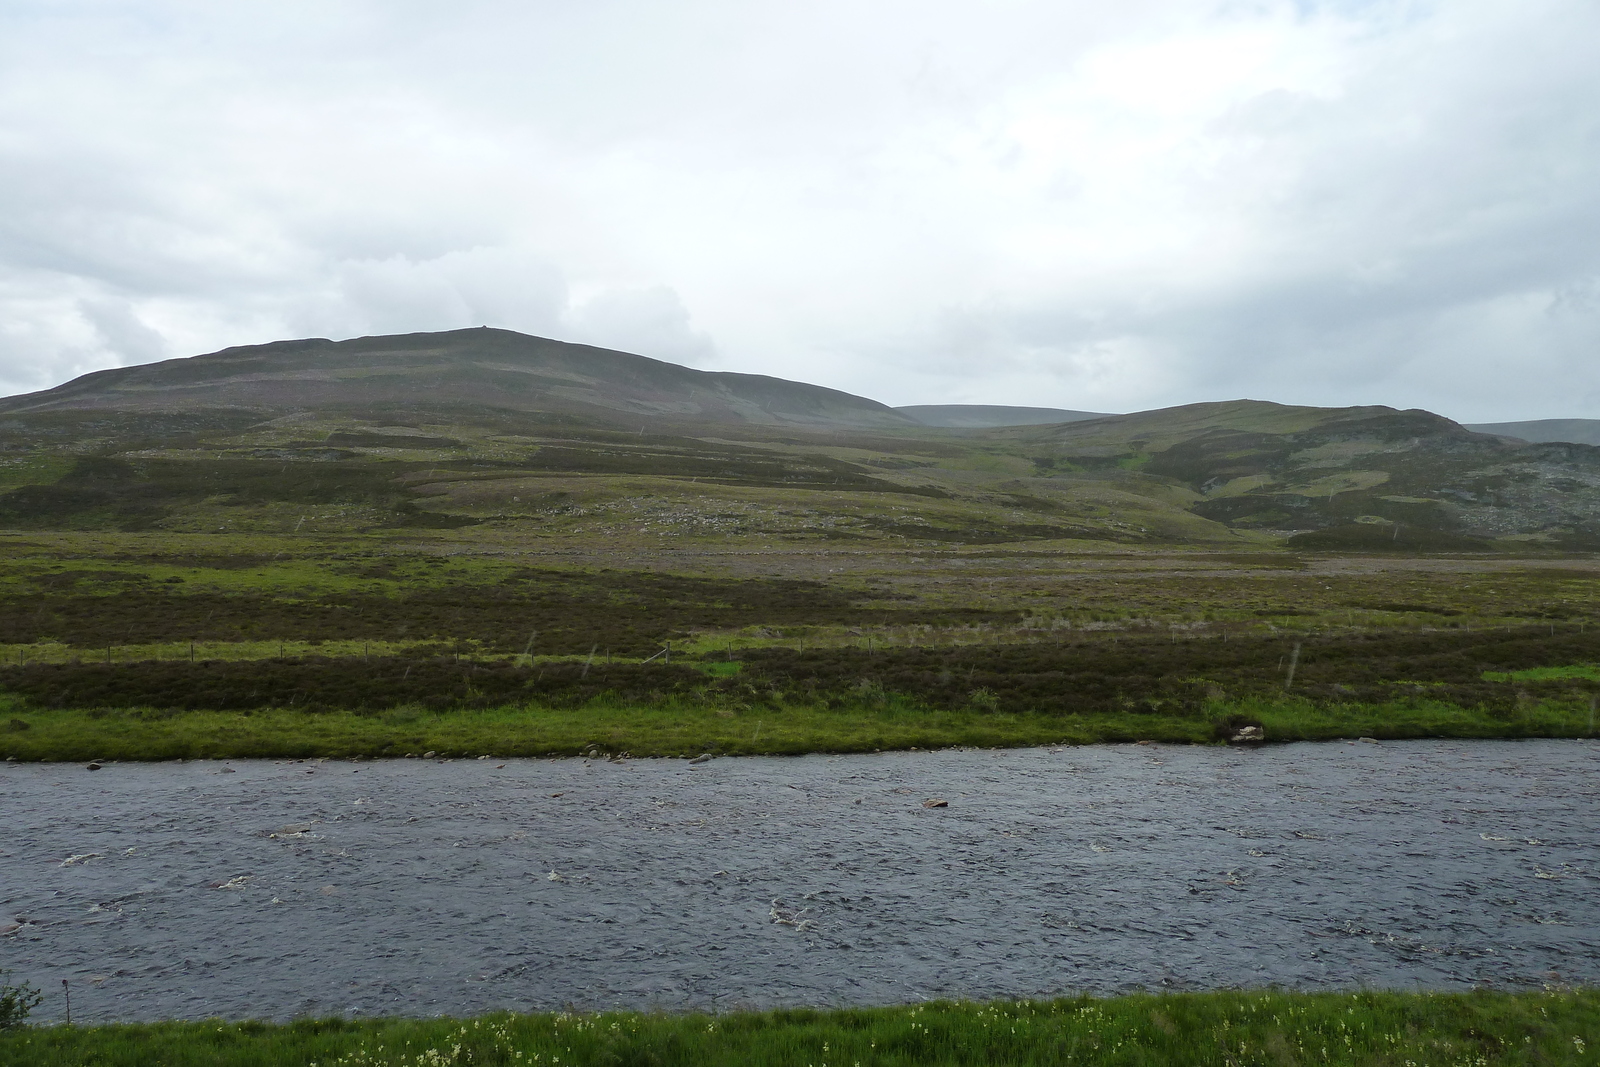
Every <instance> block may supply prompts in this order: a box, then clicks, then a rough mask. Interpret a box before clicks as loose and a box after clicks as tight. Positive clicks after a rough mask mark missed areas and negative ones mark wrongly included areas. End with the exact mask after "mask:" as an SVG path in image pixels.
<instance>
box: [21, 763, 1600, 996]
mask: <svg viewBox="0 0 1600 1067" xmlns="http://www.w3.org/2000/svg"><path fill="white" fill-rule="evenodd" d="M935 800H943V801H945V802H946V806H943V807H937V806H936V807H929V806H925V802H928V801H935ZM0 825H3V827H4V837H3V840H0V968H4V969H6V970H8V971H10V972H11V975H10V976H9V977H8V979H7V980H8V981H12V982H15V981H17V980H19V979H24V980H27V981H30V982H32V983H33V984H34V985H35V986H38V987H39V988H41V989H43V990H44V991H45V992H46V993H47V1000H46V1003H45V1004H44V1005H43V1006H41V1008H40V1009H39V1010H38V1012H36V1015H35V1017H36V1018H43V1019H52V1018H60V1017H61V1014H62V1011H63V1009H64V1007H65V1005H64V1002H63V998H62V996H61V991H62V986H61V983H62V980H63V979H66V980H68V981H69V982H70V989H71V998H72V1013H73V1018H74V1021H78V1022H98V1021H112V1020H123V1021H131V1020H147V1019H158V1018H203V1017H209V1016H221V1017H225V1018H246V1017H254V1018H274V1019H284V1018H291V1017H295V1016H299V1015H306V1014H310V1015H329V1014H337V1015H348V1016H356V1015H362V1016H366V1015H380V1014H408V1015H426V1014H435V1013H445V1014H452V1015H455V1014H470V1013H476V1012H483V1011H488V1010H494V1009H515V1010H533V1009H550V1008H559V1007H565V1006H573V1007H577V1008H581V1009H596V1008H611V1007H634V1008H656V1009H665V1010H678V1009H685V1008H704V1009H712V1010H727V1009H732V1008H736V1007H764V1006H775V1005H797V1004H804V1005H816V1006H830V1005H845V1004H880V1003H903V1002H911V1001H918V1000H924V999H929V998H938V997H948V998H996V997H1034V996H1047V995H1054V994H1061V993H1075V992H1091V993H1112V992H1117V991H1122V990H1128V989H1134V988H1141V987H1142V988H1149V989H1212V988H1219V987H1238V986H1261V985H1279V986H1285V987H1293V988H1300V989H1322V988H1352V987H1358V986H1366V987H1381V988H1396V989H1413V988H1425V989H1460V988H1466V987H1470V986H1473V985H1477V984H1490V985H1495V986H1501V987H1523V986H1538V985H1541V984H1544V983H1553V982H1559V983H1594V982H1597V981H1600V744H1597V743H1595V742H1592V741H1516V742H1513V741H1472V742H1463V741H1409V742H1393V743H1382V744H1377V743H1370V742H1350V743H1344V742H1336V743H1328V744H1297V745H1275V746H1267V747H1263V748H1260V749H1256V750H1244V749H1236V748H1215V747H1181V746H1163V745H1113V746H1097V747H1083V748H1072V747H1063V748H1039V749H1018V750H1005V751H967V750H959V751H939V752H906V753H885V754H881V755H862V756H809V757H800V758H740V759H715V760H711V761H709V762H705V763H701V764H699V765H691V764H690V763H689V762H688V761H686V760H668V759H659V760H651V759H642V760H631V759H630V760H626V761H623V762H607V761H604V760H595V761H587V760H581V759H562V760H499V759H489V760H449V761H431V760H393V761H384V762H341V761H331V760H330V761H321V762H318V761H307V762H293V761H270V760H263V761H232V762H229V763H222V762H211V761H194V762H180V763H162V764H138V763H112V764H107V765H106V766H105V767H104V768H103V769H102V770H99V771H89V770H86V769H85V768H84V767H83V766H80V765H64V764H18V763H8V764H5V765H3V769H0Z"/></svg>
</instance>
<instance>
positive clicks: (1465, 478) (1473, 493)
mask: <svg viewBox="0 0 1600 1067" xmlns="http://www.w3.org/2000/svg"><path fill="white" fill-rule="evenodd" d="M993 432H994V433H1000V434H1009V435H1011V436H1012V437H1013V438H1015V439H1017V440H1018V442H1019V443H1022V442H1026V443H1027V445H1028V446H1031V447H1032V448H1034V449H1036V450H1037V451H1038V452H1039V453H1042V454H1041V455H1039V456H1038V458H1037V459H1036V460H1035V462H1036V463H1041V464H1045V465H1048V466H1049V468H1050V469H1051V470H1052V471H1059V472H1062V473H1063V474H1066V475H1069V476H1070V475H1071V473H1072V472H1079V471H1094V470H1103V469H1106V468H1109V467H1117V468H1119V469H1122V470H1127V471H1139V472H1141V473H1143V474H1145V475H1148V476H1152V477H1159V478H1164V479H1167V480H1170V481H1173V482H1177V483H1179V484H1181V485H1182V486H1184V487H1185V488H1187V489H1189V490H1192V491H1193V492H1194V493H1195V494H1197V498H1196V499H1195V500H1194V501H1193V503H1192V505H1191V508H1190V510H1191V511H1192V512H1193V513H1194V514H1196V515H1199V516H1202V517H1205V518H1208V519H1212V520H1214V521H1217V522H1220V523H1223V524H1226V525H1228V526H1231V527H1234V528H1246V529H1248V528H1254V529H1262V530H1268V529H1270V530H1276V531H1281V532H1301V533H1317V534H1318V535H1319V536H1318V538H1317V539H1314V540H1313V542H1312V543H1310V544H1308V547H1314V546H1317V545H1321V546H1322V547H1334V546H1336V545H1340V544H1342V545H1344V546H1345V547H1384V544H1383V540H1384V539H1385V538H1387V539H1388V542H1387V543H1388V544H1395V545H1399V544H1401V543H1402V541H1403V540H1404V539H1403V538H1402V536H1401V530H1400V528H1402V527H1403V528H1405V529H1408V530H1413V531H1415V530H1424V531H1430V532H1431V534H1432V535H1436V536H1434V537H1433V540H1432V541H1431V542H1430V543H1431V544H1432V545H1433V546H1434V547H1457V548H1461V547H1471V542H1470V541H1467V540H1462V539H1463V538H1481V539H1494V538H1507V537H1511V538H1522V539H1531V540H1535V541H1538V542H1542V543H1548V544H1555V545H1564V546H1567V547H1585V546H1591V545H1596V546H1600V448H1594V447H1592V446H1588V445H1582V444H1534V445H1525V444H1523V443H1522V442H1519V441H1509V440H1507V439H1505V438H1503V437H1498V436H1493V435H1489V434H1481V433H1475V432H1473V431H1472V430H1470V429H1468V428H1466V427H1464V426H1461V425H1459V424H1458V423H1455V422H1452V421H1450V420H1449V419H1446V418H1444V417H1443V416H1440V415H1435V414H1433V413H1432V412H1428V411H1421V410H1416V409H1412V410H1408V411H1399V410H1396V409H1394V408H1388V407H1354V408H1309V407H1291V406H1286V405H1281V404H1272V403H1267V402H1265V401H1252V400H1241V401H1231V402H1227V403H1219V404H1190V405H1185V406H1183V407H1176V408H1166V409H1163V410H1159V411H1146V412H1138V413H1135V414H1132V415H1119V416H1113V417H1111V418H1104V419H1096V420H1094V421H1091V422H1079V423H1070V424H1066V425H1060V426H1051V427H1033V428H1028V429H1017V430H1011V431H993ZM1452 539H1454V540H1452ZM1411 547H1416V546H1415V544H1413V545H1412V546H1411Z"/></svg>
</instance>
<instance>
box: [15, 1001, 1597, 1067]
mask: <svg viewBox="0 0 1600 1067" xmlns="http://www.w3.org/2000/svg"><path fill="white" fill-rule="evenodd" d="M1597 1041H1600V993H1597V992H1596V991H1594V990H1577V991H1573V990H1563V991H1545V992H1529V993H1498V992H1473V993H1462V994H1434V993H1382V992H1361V993H1283V992H1277V991H1254V992H1219V993H1187V994H1167V995H1148V994H1139V995H1131V996H1123V997H1114V998H1109V999H1091V998H1088V997H1081V998H1076V999H1063V1000H1055V1001H1035V1002H1027V1001H1019V1002H1006V1001H1002V1002H996V1003H989V1004H972V1003H950V1002H943V1001H940V1002H933V1003H927V1004H919V1005H914V1006H905V1007H892V1008H857V1009H845V1010H838V1011H813V1010H806V1009H800V1010H785V1011H773V1012H761V1013H754V1012H748V1013H734V1014H728V1015H699V1014H683V1015H666V1014H640V1013H635V1012H615V1013H605V1014H598V1015H575V1014H567V1013H561V1014H541V1015H490V1016H485V1017H483V1018H480V1019H474V1020H470V1021H460V1020H451V1019H426V1020H423V1019H382V1020H371V1021H367V1020H363V1021H359V1022H351V1021H345V1020H340V1019H327V1020H303V1021H299V1022H294V1023H289V1024H285V1025H268V1024H262V1023H248V1022H247V1023H225V1022H220V1021H216V1020H212V1021H208V1022H192V1023H155V1024H143V1025H122V1026H96V1027H69V1026H52V1027H48V1028H39V1029H26V1030H14V1031H10V1032H3V1033H0V1061H4V1062H5V1063H8V1064H16V1065H17V1067H57V1065H67V1064H74V1065H76V1064H88V1063H93V1064H97V1065H101V1067H135V1065H144V1064H162V1065H164V1067H189V1065H195V1067H199V1065H208V1067H209V1065H239V1067H246V1065H248V1067H268V1065H289V1064H294V1065H304V1064H315V1065H317V1067H368V1065H377V1064H385V1065H396V1067H398V1065H406V1067H413V1065H415V1067H423V1065H438V1064H465V1063H473V1064H540V1065H546V1064H560V1065H571V1067H580V1065H590V1064H593V1065H601V1064H605V1065H622V1064H634V1065H656V1067H676V1065H680V1064H681V1065H694V1067H715V1065H720V1064H727V1065H740V1067H746V1065H748V1067H758V1065H767V1064H771V1065H783V1067H852V1065H857V1064H859V1065H861V1067H911V1065H919V1067H920V1065H929V1064H962V1065H966V1064H971V1065H979V1064H982V1065H993V1064H1005V1065H1016V1067H1026V1065H1034V1064H1039V1065H1044V1064H1050V1065H1058V1064H1072V1063H1083V1064H1107V1065H1113V1064H1114V1065H1124V1064H1125V1065H1129V1067H1134V1065H1155V1064H1163V1065H1165V1064H1183V1065H1195V1067H1209V1065H1216V1067H1232V1065H1240V1067H1244V1065H1255V1064H1261V1065H1268V1064H1301V1063H1304V1064H1313V1063H1314V1064H1373V1065H1378V1064H1382V1065H1392V1067H1404V1065H1411V1067H1490V1065H1494V1067H1498V1065H1501V1064H1506V1065H1512V1064H1584V1063H1593V1062H1595V1058H1596V1047H1595V1046H1596V1043H1597Z"/></svg>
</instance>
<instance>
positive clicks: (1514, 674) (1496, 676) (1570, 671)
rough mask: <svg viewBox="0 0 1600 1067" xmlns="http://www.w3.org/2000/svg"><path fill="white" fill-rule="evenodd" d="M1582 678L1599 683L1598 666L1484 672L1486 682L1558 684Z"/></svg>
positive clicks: (1591, 664) (1592, 664)
mask: <svg viewBox="0 0 1600 1067" xmlns="http://www.w3.org/2000/svg"><path fill="white" fill-rule="evenodd" d="M1569 678H1582V679H1587V680H1589V681H1591V682H1600V664H1594V663H1580V664H1576V665H1574V666H1570V667H1533V668H1530V669H1528V670H1525V671H1484V672H1483V680H1484V681H1486V682H1560V681H1566V680H1567V679H1569Z"/></svg>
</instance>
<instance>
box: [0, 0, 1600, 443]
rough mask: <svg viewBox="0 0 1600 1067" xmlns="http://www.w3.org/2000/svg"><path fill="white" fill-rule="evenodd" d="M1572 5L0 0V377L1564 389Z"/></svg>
mask: <svg viewBox="0 0 1600 1067" xmlns="http://www.w3.org/2000/svg"><path fill="white" fill-rule="evenodd" d="M1596 39H1600V12H1597V11H1596V9H1595V8H1594V7H1593V6H1592V5H1591V4H1588V3H1586V2H1584V0H1529V2H1528V3H1525V4H1520V5H1516V6H1515V7H1513V6H1512V5H1506V4H1502V3H1497V2H1490V0H1454V2H1452V3H1450V4H1439V5H1432V4H1427V3H1419V2H1410V0H1378V2H1372V3H1352V4H1323V5H1297V4H1294V3H1289V2H1286V0H1285V2H1277V0H1254V2H1249V3H1230V2H1220V0H1219V2H1217V3H1200V2H1180V0H1134V2H1130V3H1125V4H1118V5H1103V4H1096V5H1088V4H1082V5H1063V4H1048V3H1042V2H1033V0H1026V2H1025V0H995V2H992V3H988V4H984V5H971V4H958V3H954V2H946V0H936V2H922V3H915V4H913V3H911V2H909V0H889V2H886V3H882V4H875V5H860V4H846V3H843V2H842V0H821V2H818V3H814V4H806V5H794V4H783V3H777V2H775V0H741V2H737V3H735V2H733V0H683V2H682V3H675V4H671V5H661V4H644V3H640V2H638V0H594V2H592V3H587V4H582V5H577V4H566V3H561V4H558V3H554V2H535V3H518V4H512V3H509V2H498V0H466V2H464V3H461V4H455V5H450V6H449V7H448V8H445V7H440V6H438V5H432V4H420V3H412V2H403V3H394V2H390V3H382V4H380V3H376V2H372V0H369V2H355V0H351V2H345V3H331V4H327V3H324V4H315V5H313V4H306V3H282V2H280V3H274V4H270V5H269V4H265V3H259V2H241V3H237V4H231V5H204V4H195V3H192V2H187V0H143V2H139V0H135V2H133V3H128V4H118V5H107V4H102V3H97V2H93V0H79V2H76V3H72V2H68V3H62V4H53V5H36V6H29V7H23V6H17V7H13V8H10V9H6V10H3V11H0V388H8V389H13V390H15V389H25V388H38V387H41V386H43V385H47V384H52V383H53V382H55V381H59V380H63V379H64V378H66V377H69V376H71V375H73V374H76V373H81V372H82V371H84V370H88V369H92V368H94V367H97V366H107V365H113V364H116V363H127V362H142V361H145V360H148V359H152V358H161V357H163V356H167V355H182V354H189V353H193V352H199V351H205V350H209V349H215V348H219V347H223V346H225V345H229V344H240V343H250V342H257V341H264V340H270V339H274V338H278V337H287V336H305V335H325V336H350V335H356V334H361V333H373V332H399V331H409V330H426V329H449V328H454V327H458V326H466V325H478V324H483V323H487V324H491V325H497V326H505V327H508V328H511V329H519V330H525V331H527V332H532V333H540V334H546V335H552V336H562V337H568V338H571V339H574V340H583V341H587V342H590V343H597V344H605V345H610V346H615V347H621V348H628V349H632V350H636V351H641V352H643V353H645V354H647V355H653V356H657V357H659V358H665V359H672V360H675V361H679V362H688V363H694V364H698V365H702V366H720V367H725V368H728V369H737V370H748V371H755V372H761V373H773V374H779V375H783V376H786V377H794V378H800V379H804V380H809V381H816V382H819V383H822V384H827V385H831V386H835V387H838V388H844V389H849V390H852V391H855V392H861V393H865V394H867V395H871V396H875V397H877V398H879V399H883V400H886V401H889V402H893V403H911V402H938V401H941V400H950V401H973V402H991V403H1006V402H1011V403H1024V404H1057V405H1060V406H1065V407H1078V408H1098V409H1106V410H1128V409H1133V408H1139V407H1149V406H1154V405H1158V404H1167V403H1182V402H1187V401H1192V400H1199V399H1219V398H1225V397H1232V396H1239V395H1251V396H1258V397H1263V398H1268V399H1279V400H1284V401H1289V402H1297V403H1327V404H1335V403H1352V402H1378V403H1393V404H1398V405H1406V406H1410V405H1416V406H1425V407H1432V408H1435V409H1438V410H1442V411H1444V412H1445V413H1447V414H1451V415H1453V416H1456V417H1460V418H1465V419H1491V418H1522V417H1543V416H1549V417H1556V416H1571V415H1590V414H1597V413H1600V412H1597V411H1596V404H1597V402H1600V359H1596V358H1595V357H1596V355H1600V351H1597V349H1600V304H1597V301H1596V300H1595V299H1594V296H1593V294H1594V293H1595V292H1596V291H1597V290H1596V282H1595V279H1596V278H1600V241H1597V240H1596V238H1597V237H1600V232H1597V231H1600V66H1597V65H1596V64H1595V63H1593V56H1592V52H1593V48H1592V42H1593V41H1594V40H1596Z"/></svg>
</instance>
